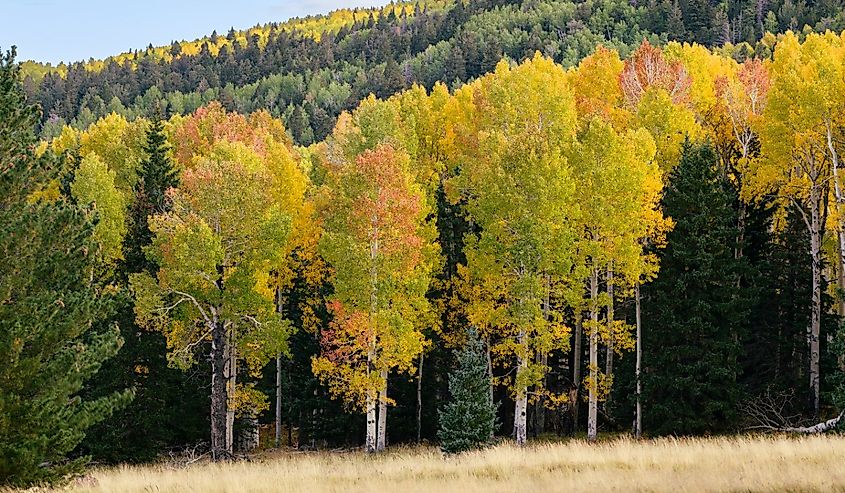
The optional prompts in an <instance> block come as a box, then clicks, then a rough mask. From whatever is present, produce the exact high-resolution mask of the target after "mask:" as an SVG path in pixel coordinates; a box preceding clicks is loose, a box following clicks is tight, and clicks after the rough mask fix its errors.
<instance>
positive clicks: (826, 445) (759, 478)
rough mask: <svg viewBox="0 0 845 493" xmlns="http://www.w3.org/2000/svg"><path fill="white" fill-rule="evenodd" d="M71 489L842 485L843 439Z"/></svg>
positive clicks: (160, 478)
mask: <svg viewBox="0 0 845 493" xmlns="http://www.w3.org/2000/svg"><path fill="white" fill-rule="evenodd" d="M67 490H69V491H74V492H77V491H78V492H121V493H122V492H210V493H215V492H242V491H250V492H253V491H254V492H271V491H272V492H276V491H279V492H291V493H295V492H314V493H322V492H344V493H348V492H364V491H366V492H380V493H405V492H409V493H415V492H421V493H422V492H424V493H445V492H453V491H454V492H461V493H493V492H515V491H531V492H538V493H539V492H556V491H562V492H578V491H590V492H596V491H625V492H629V491H654V492H663V491H665V492H681V491H845V437H838V436H821V437H804V438H789V437H745V438H716V439H677V440H676V439H663V440H655V441H643V442H639V443H637V442H633V441H630V440H613V441H608V442H603V443H599V444H596V445H590V444H587V443H585V442H582V441H570V442H565V443H545V444H534V445H531V446H529V447H526V448H525V449H519V448H515V447H513V446H511V445H501V446H498V447H495V448H492V449H489V450H486V451H482V452H476V453H471V454H466V455H462V456H458V457H451V458H444V457H443V456H441V454H440V453H439V452H438V451H437V450H436V449H433V448H421V449H407V448H399V449H395V450H392V451H389V452H387V453H384V454H381V455H377V456H374V457H370V456H366V455H363V454H361V453H343V454H328V453H285V454H282V453H277V454H265V455H263V456H260V457H257V458H256V459H254V460H253V461H251V462H236V463H229V464H209V463H206V464H196V465H193V466H189V467H186V468H172V467H171V468H168V467H167V466H164V465H161V466H147V467H129V466H125V467H119V468H112V469H98V470H94V471H92V472H91V475H90V477H89V478H85V479H83V480H81V481H77V482H76V483H74V484H72V485H71V486H69V487H68V488H67Z"/></svg>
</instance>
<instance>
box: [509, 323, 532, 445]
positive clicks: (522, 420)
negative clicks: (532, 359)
mask: <svg viewBox="0 0 845 493" xmlns="http://www.w3.org/2000/svg"><path fill="white" fill-rule="evenodd" d="M521 339H522V337H520V340H521ZM527 366H528V361H527V360H526V358H525V357H523V356H519V370H518V371H517V374H519V372H521V371H525V368H527ZM515 404H516V407H515V408H514V412H513V434H514V439H515V440H516V444H517V445H519V446H522V445H525V442H526V438H527V431H528V430H527V428H528V426H527V425H528V413H527V411H528V389H526V388H525V387H521V388H518V389H517V390H516V402H515Z"/></svg>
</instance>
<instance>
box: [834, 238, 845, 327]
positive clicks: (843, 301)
mask: <svg viewBox="0 0 845 493" xmlns="http://www.w3.org/2000/svg"><path fill="white" fill-rule="evenodd" d="M836 236H837V254H838V255H839V258H840V262H839V265H838V267H839V268H838V269H836V279H837V281H838V285H839V293H838V296H837V297H836V299H837V303H836V306H837V313H839V316H840V317H845V263H843V262H842V261H841V259H842V258H843V255H845V250H843V248H845V245H843V243H845V234H844V233H843V232H842V229H841V227H840V229H837V230H836Z"/></svg>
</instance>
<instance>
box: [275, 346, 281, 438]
mask: <svg viewBox="0 0 845 493" xmlns="http://www.w3.org/2000/svg"><path fill="white" fill-rule="evenodd" d="M275 424H276V448H279V447H281V446H282V355H281V354H280V355H278V356H276V423H275Z"/></svg>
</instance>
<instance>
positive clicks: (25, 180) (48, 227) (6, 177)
mask: <svg viewBox="0 0 845 493" xmlns="http://www.w3.org/2000/svg"><path fill="white" fill-rule="evenodd" d="M14 58H15V50H14V48H13V49H12V50H11V51H10V52H7V53H6V55H5V56H0V122H3V123H2V125H0V361H2V362H3V364H2V365H0V485H12V486H25V485H31V484H38V483H52V482H57V481H60V480H61V479H63V478H65V477H66V476H67V475H68V474H72V473H75V472H77V471H79V470H80V468H81V467H82V466H83V465H84V463H85V460H86V459H85V458H84V457H83V458H78V459H76V460H70V461H69V460H66V454H68V453H69V452H70V451H71V450H73V448H74V447H76V445H77V444H78V443H79V442H80V441H81V440H82V439H83V437H84V436H85V431H86V430H87V429H88V428H89V427H90V426H91V425H93V424H95V423H97V422H99V421H101V420H102V419H104V418H106V417H107V416H109V415H110V414H111V413H112V412H113V411H114V410H115V409H117V408H119V407H121V406H123V405H125V404H126V403H127V402H128V401H129V400H130V399H131V398H132V393H131V392H129V391H120V392H114V393H111V394H109V395H106V396H104V397H102V398H99V399H95V400H83V399H81V398H80V396H79V392H80V391H81V390H82V388H83V385H84V383H85V381H86V380H88V379H89V378H90V377H91V376H93V375H94V374H95V373H96V372H97V370H98V369H99V368H100V365H101V364H102V362H103V361H105V360H106V359H108V358H110V357H112V356H114V354H115V353H117V351H118V349H119V348H120V345H121V339H120V336H119V333H118V329H117V327H114V326H108V325H106V326H104V324H101V323H100V321H101V320H103V319H105V318H106V317H108V316H109V315H110V314H111V312H112V310H113V304H114V303H113V298H112V297H111V296H110V295H108V294H107V293H108V292H109V291H110V290H109V289H108V287H106V286H101V285H98V284H97V283H96V282H95V281H93V279H94V277H93V273H94V272H95V271H96V269H97V266H96V265H95V262H96V260H95V259H96V258H97V255H95V253H96V250H97V243H96V242H95V241H94V240H93V238H92V234H93V224H92V222H93V221H92V220H91V218H90V216H89V213H88V212H87V211H86V210H83V209H80V208H78V207H76V206H74V205H73V204H69V203H67V202H65V201H62V200H59V201H55V202H50V201H48V200H38V198H37V197H38V192H39V191H41V190H43V189H45V188H46V187H47V186H48V185H49V184H50V183H51V182H53V183H54V182H55V181H56V180H58V178H59V176H58V170H59V167H60V166H59V164H58V159H57V158H55V157H54V156H52V155H51V154H50V153H49V152H47V153H45V154H44V155H41V156H38V155H36V154H35V151H34V148H35V144H36V142H37V141H36V138H35V126H36V124H37V122H38V118H39V112H38V109H37V107H35V106H34V105H31V104H29V103H28V102H27V101H26V97H25V96H24V93H23V89H22V87H21V83H20V79H19V70H20V69H19V65H17V64H16V63H15V61H14ZM95 220H96V219H95Z"/></svg>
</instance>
